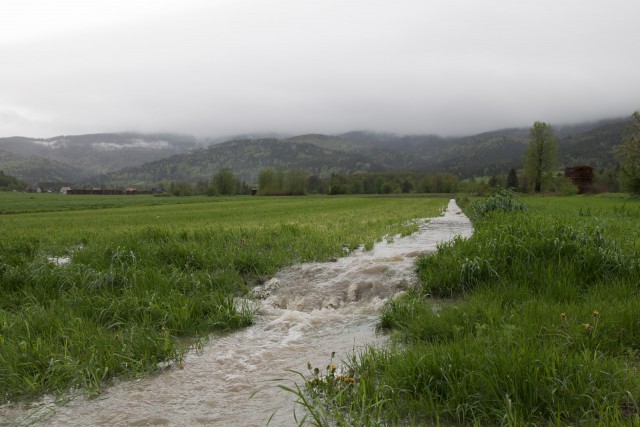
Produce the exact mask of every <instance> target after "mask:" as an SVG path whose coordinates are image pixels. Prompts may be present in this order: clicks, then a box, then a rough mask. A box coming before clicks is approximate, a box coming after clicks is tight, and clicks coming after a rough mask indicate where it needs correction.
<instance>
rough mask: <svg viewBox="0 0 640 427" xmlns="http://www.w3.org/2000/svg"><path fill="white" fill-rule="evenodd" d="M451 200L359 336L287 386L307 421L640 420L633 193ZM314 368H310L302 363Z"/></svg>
mask: <svg viewBox="0 0 640 427" xmlns="http://www.w3.org/2000/svg"><path fill="white" fill-rule="evenodd" d="M459 203H460V204H461V205H464V206H465V211H466V212H467V213H468V214H469V215H470V217H471V218H472V221H473V222H474V227H475V234H474V235H473V237H471V238H469V239H467V240H463V239H456V240H454V241H452V242H450V243H446V244H442V245H440V247H439V249H438V251H437V253H436V254H435V255H432V256H428V257H425V258H422V259H420V260H419V262H418V268H419V275H420V282H419V284H418V285H417V286H416V287H415V289H413V290H412V292H410V294H408V295H407V296H405V297H404V298H401V299H397V300H394V301H392V302H390V303H388V305H387V306H386V308H385V310H384V312H383V313H382V314H381V316H380V322H379V328H380V329H381V330H383V331H387V332H389V333H390V334H391V337H392V342H393V345H392V346H390V347H389V348H384V349H375V348H370V349H367V350H366V351H362V352H360V353H359V354H354V355H353V357H352V358H349V359H348V360H343V361H342V365H341V366H336V365H337V363H336V362H334V361H331V363H330V364H329V366H328V367H327V370H326V371H324V370H320V373H318V371H315V372H311V374H307V375H306V378H307V379H306V381H305V382H304V386H300V385H299V386H297V387H295V388H293V389H292V388H289V391H292V392H293V393H295V394H296V395H297V396H298V398H299V401H300V404H302V405H303V406H304V407H306V408H307V409H308V414H309V415H308V419H309V420H311V421H312V422H313V423H314V424H317V425H331V424H337V425H514V426H519V425H640V375H639V373H638V363H639V360H640V295H639V293H638V289H639V285H640V283H639V280H640V258H639V255H640V200H639V199H638V198H631V197H629V196H622V195H600V196H576V197H532V196H529V197H521V198H516V197H514V195H512V194H510V193H499V194H496V195H494V196H491V197H488V198H486V199H482V200H475V201H474V200H468V199H467V198H462V199H461V200H460V201H459ZM310 369H311V368H310Z"/></svg>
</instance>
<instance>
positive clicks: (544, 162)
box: [524, 122, 558, 193]
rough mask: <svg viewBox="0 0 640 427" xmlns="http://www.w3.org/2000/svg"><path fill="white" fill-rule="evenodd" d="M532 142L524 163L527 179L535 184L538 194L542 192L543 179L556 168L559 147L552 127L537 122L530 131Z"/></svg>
mask: <svg viewBox="0 0 640 427" xmlns="http://www.w3.org/2000/svg"><path fill="white" fill-rule="evenodd" d="M529 135H530V136H531V140H530V141H529V149H528V150H527V157H526V159H525V162H524V167H525V172H526V174H527V177H529V179H530V180H531V181H532V182H533V188H534V190H535V191H536V193H539V192H540V191H541V190H542V179H543V178H544V175H545V174H546V173H549V172H552V171H553V170H554V169H555V167H556V157H557V152H558V147H557V144H556V137H555V135H554V133H553V129H552V128H551V125H549V124H547V123H545V122H535V123H534V124H533V126H532V127H531V129H530V130H529Z"/></svg>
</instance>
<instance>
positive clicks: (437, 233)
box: [0, 200, 473, 426]
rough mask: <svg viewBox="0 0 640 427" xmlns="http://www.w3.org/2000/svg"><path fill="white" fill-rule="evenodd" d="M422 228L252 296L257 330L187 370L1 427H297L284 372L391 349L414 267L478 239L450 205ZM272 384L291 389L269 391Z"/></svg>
mask: <svg viewBox="0 0 640 427" xmlns="http://www.w3.org/2000/svg"><path fill="white" fill-rule="evenodd" d="M416 221H418V223H419V231H418V232H416V233H414V234H412V235H410V236H407V237H399V236H396V237H394V238H393V239H385V240H384V241H383V242H381V243H379V244H377V245H375V247H374V248H373V249H372V250H370V251H362V250H357V251H355V252H354V253H352V254H350V255H349V256H347V257H344V258H340V259H338V260H337V261H335V262H327V263H306V264H300V265H296V266H293V267H290V268H287V269H284V270H282V271H280V272H279V273H277V274H276V275H275V277H273V278H272V279H271V280H269V281H268V282H266V283H265V284H264V285H262V286H260V287H257V288H256V289H255V291H254V292H255V294H256V296H257V300H256V301H254V302H253V303H254V304H256V308H257V313H256V317H255V320H256V323H255V324H254V325H253V326H251V327H249V328H246V329H244V330H241V331H238V332H234V333H230V334H227V335H214V336H212V337H211V339H210V340H209V341H208V343H207V344H206V345H205V347H204V348H202V349H201V350H200V351H198V352H191V353H189V354H188V355H187V356H186V358H185V360H184V369H180V368H179V367H178V366H177V365H176V364H174V365H172V366H170V367H168V368H167V369H166V370H164V371H163V372H162V373H160V374H158V375H155V376H152V377H148V378H144V379H140V380H133V381H123V382H119V383H116V384H114V385H113V386H111V387H109V388H108V389H107V390H105V391H104V392H103V393H102V394H101V395H100V396H99V397H97V398H94V399H87V398H85V397H77V398H74V399H72V400H71V401H69V402H67V403H66V404H64V405H61V404H59V403H56V402H53V401H51V400H49V399H47V398H45V399H43V400H41V401H38V402H36V403H31V404H30V405H29V406H28V407H25V406H22V407H21V406H18V407H16V406H10V405H5V406H4V407H2V408H0V415H1V417H2V418H1V419H0V425H27V424H32V423H33V424H37V425H51V426H69V425H74V426H85V425H103V426H150V425H154V426H155V425H176V426H183V425H184V426H186V425H215V426H264V425H266V424H267V422H269V420H270V419H271V422H270V425H273V426H289V425H295V422H294V418H293V413H294V403H293V400H294V396H293V395H292V394H289V393H287V392H285V391H283V390H281V389H279V388H277V387H275V386H276V385H277V384H282V385H288V386H291V385H292V384H293V383H292V382H291V381H292V380H293V379H296V380H297V381H298V383H299V384H301V383H302V381H301V379H300V377H296V375H295V374H293V373H291V372H288V371H287V370H294V371H297V372H301V373H303V374H308V371H307V362H308V361H310V362H311V363H312V365H313V366H317V367H319V368H320V369H321V370H323V369H324V367H326V365H327V364H328V363H329V360H330V357H331V353H332V352H334V351H335V352H336V359H337V362H338V364H339V361H340V359H341V358H347V357H348V356H349V355H351V354H353V352H354V351H355V352H358V351H360V350H362V349H364V348H365V347H366V346H368V345H374V346H382V345H384V344H385V337H384V336H378V335H376V333H375V323H376V320H377V318H378V315H379V312H380V309H381V308H382V306H383V305H384V302H385V301H386V300H387V299H388V298H392V297H393V296H394V295H396V294H398V293H399V292H401V291H402V290H404V289H406V287H407V286H408V285H409V284H411V283H413V282H415V280H416V267H415V260H416V257H418V256H420V255H422V254H424V253H429V252H433V251H435V250H436V245H437V244H438V243H439V242H443V241H447V240H450V239H452V238H453V237H454V236H456V235H460V236H463V237H468V236H470V235H471V234H472V232H473V230H472V227H471V223H470V222H469V219H468V218H467V217H466V216H464V214H462V212H461V211H460V209H459V208H458V206H457V205H456V203H455V201H453V200H451V201H450V202H449V205H448V207H447V210H446V211H445V212H444V213H443V215H442V216H440V217H437V218H430V219H418V220H416ZM275 378H283V379H284V380H282V381H270V379H275ZM252 395H253V396H252ZM251 396H252V397H251ZM250 397H251V398H250ZM295 411H296V412H297V413H298V415H299V416H300V415H302V414H303V412H302V409H301V408H300V407H298V408H296V409H295Z"/></svg>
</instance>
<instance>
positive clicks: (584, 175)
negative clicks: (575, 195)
mask: <svg viewBox="0 0 640 427" xmlns="http://www.w3.org/2000/svg"><path fill="white" fill-rule="evenodd" d="M564 176H565V177H567V178H569V179H570V180H571V182H573V185H575V186H576V187H578V191H579V192H580V193H581V194H582V193H590V192H592V191H593V168H592V167H591V166H572V167H569V168H565V170H564Z"/></svg>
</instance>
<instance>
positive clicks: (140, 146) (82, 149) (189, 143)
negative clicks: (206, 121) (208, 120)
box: [0, 132, 197, 183]
mask: <svg viewBox="0 0 640 427" xmlns="http://www.w3.org/2000/svg"><path fill="white" fill-rule="evenodd" d="M196 147H197V143H196V139H195V138H194V137H192V136H183V135H173V134H139V133H130V132H129V133H100V134H90V135H66V136H57V137H53V138H46V139H44V138H25V137H9V138H0V150H2V151H3V152H4V155H0V170H4V172H6V173H9V174H11V175H15V176H17V177H19V178H21V179H24V180H26V181H29V182H33V183H35V182H41V181H53V182H82V181H86V180H88V179H89V177H92V176H95V175H98V174H102V173H105V172H110V171H115V170H119V169H122V168H125V167H127V166H131V165H137V164H142V163H146V162H149V161H152V160H156V159H161V158H165V157H169V156H171V155H174V154H178V153H185V152H188V151H191V150H193V149H194V148H196Z"/></svg>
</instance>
